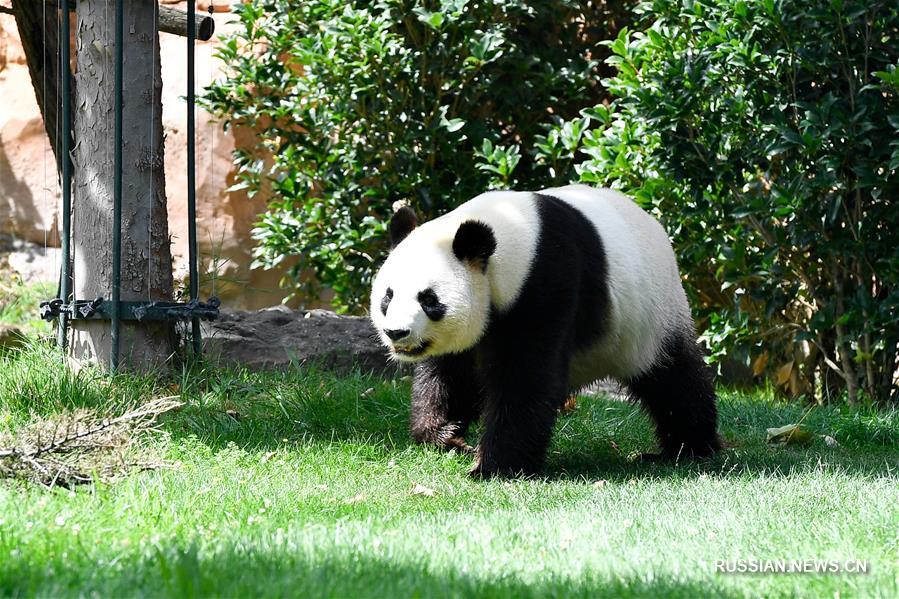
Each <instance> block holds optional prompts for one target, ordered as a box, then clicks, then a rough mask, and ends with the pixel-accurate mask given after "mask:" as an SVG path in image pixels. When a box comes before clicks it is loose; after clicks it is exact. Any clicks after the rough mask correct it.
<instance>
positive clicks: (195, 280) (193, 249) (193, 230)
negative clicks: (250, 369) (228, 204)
mask: <svg viewBox="0 0 899 599" xmlns="http://www.w3.org/2000/svg"><path fill="white" fill-rule="evenodd" d="M196 18H197V2H196V0H187V244H188V262H189V263H190V264H189V269H190V275H189V276H190V299H191V300H196V299H198V298H199V295H200V281H199V276H198V273H197V184H196V173H195V169H196V135H195V128H196V124H195V123H194V106H195V104H196V98H195V95H194V79H195V76H194V71H195V69H194V47H195V46H196V37H197V21H196ZM191 333H192V334H191V337H192V339H193V349H194V355H195V356H198V355H200V351H201V339H200V319H199V318H192V319H191Z"/></svg>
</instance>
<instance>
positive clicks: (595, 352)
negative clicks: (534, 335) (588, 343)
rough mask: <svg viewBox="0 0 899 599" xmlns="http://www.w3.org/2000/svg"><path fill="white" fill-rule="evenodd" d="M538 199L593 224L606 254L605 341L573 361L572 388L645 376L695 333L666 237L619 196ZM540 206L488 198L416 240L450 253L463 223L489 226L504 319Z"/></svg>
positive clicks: (419, 232) (581, 191)
mask: <svg viewBox="0 0 899 599" xmlns="http://www.w3.org/2000/svg"><path fill="white" fill-rule="evenodd" d="M536 193H538V194H545V195H548V196H552V197H555V198H558V199H560V200H562V201H564V202H565V203H567V204H569V205H571V206H572V207H574V208H576V209H577V210H578V211H579V212H580V213H581V214H583V215H584V216H585V217H586V218H587V219H588V220H590V222H592V223H593V225H594V226H595V227H596V229H597V232H598V233H599V237H600V239H601V241H602V245H603V250H604V251H605V255H606V261H607V268H608V285H609V292H610V293H609V295H610V298H609V299H610V306H609V307H608V314H607V315H605V316H606V318H607V319H608V321H607V323H606V325H607V327H606V334H605V335H603V337H602V338H601V339H598V340H597V341H596V343H595V344H594V345H593V346H592V347H591V348H589V349H588V350H584V351H581V352H579V353H578V354H577V355H576V356H575V357H574V359H573V361H572V366H571V385H572V387H575V388H576V387H580V386H583V385H586V384H589V383H591V382H593V381H595V380H597V379H599V378H603V377H606V376H614V377H617V378H623V379H626V378H629V377H633V376H636V375H638V374H640V373H642V372H645V371H646V370H648V369H649V368H650V367H651V366H652V365H653V364H654V363H655V362H657V361H658V358H659V355H660V352H661V349H662V344H663V341H664V339H665V338H666V337H667V336H668V335H669V334H671V333H674V332H676V331H679V330H684V329H689V328H692V320H691V317H690V311H689V307H688V304H687V299H686V296H685V294H684V291H683V287H682V285H681V280H680V275H679V273H678V269H677V263H676V260H675V256H674V252H673V250H672V248H671V243H670V241H669V239H668V236H667V234H666V232H665V230H664V229H663V228H662V226H661V225H660V224H659V223H658V222H657V221H656V220H655V219H653V218H652V217H651V216H649V215H648V214H647V213H646V212H644V211H643V210H642V209H641V208H640V207H639V206H637V205H636V204H635V203H634V202H633V201H632V200H631V199H630V198H628V197H627V196H625V195H623V194H621V193H619V192H617V191H614V190H609V189H596V188H592V187H587V186H584V185H569V186H566V187H558V188H552V189H546V190H543V191H539V192H536ZM538 201H539V200H538V198H537V196H536V195H535V193H532V192H514V191H495V192H487V193H484V194H481V195H479V196H477V197H475V198H473V199H472V200H470V201H468V202H466V203H464V204H462V205H461V206H459V207H458V208H456V209H455V210H453V211H452V212H449V213H447V214H445V215H443V216H441V217H439V218H437V219H434V220H432V221H430V222H427V223H424V224H423V225H422V226H420V227H419V228H418V229H416V230H415V231H413V232H412V233H411V234H410V237H414V236H421V239H428V240H429V241H430V242H431V243H435V242H437V243H440V244H441V245H444V244H445V245H446V246H447V247H448V246H449V245H450V244H451V242H452V238H453V235H454V233H455V231H456V229H457V228H458V226H459V225H460V224H461V223H462V222H464V221H465V220H467V219H475V220H479V221H482V222H485V223H487V224H489V225H490V226H491V228H492V229H493V231H494V233H495V236H496V241H497V248H496V252H495V254H494V255H493V256H492V257H491V259H490V261H489V264H488V270H487V276H488V280H489V282H490V288H491V301H492V303H493V305H494V306H495V307H496V308H497V309H498V310H499V311H500V312H502V311H504V310H506V309H508V308H510V307H511V306H513V305H514V304H515V302H516V301H517V299H518V296H519V294H520V292H521V290H522V288H523V287H524V283H525V281H526V279H527V276H528V274H529V272H530V268H531V264H532V263H533V261H534V253H535V251H537V247H538V237H539V234H540V230H541V224H540V216H539V213H538V209H537V202H538ZM410 245H412V244H410ZM410 249H411V248H410ZM597 309H600V307H597Z"/></svg>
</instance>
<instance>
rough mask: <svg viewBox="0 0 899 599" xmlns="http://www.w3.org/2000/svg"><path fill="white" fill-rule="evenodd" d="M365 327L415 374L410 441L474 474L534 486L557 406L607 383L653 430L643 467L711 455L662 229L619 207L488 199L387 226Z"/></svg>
mask: <svg viewBox="0 0 899 599" xmlns="http://www.w3.org/2000/svg"><path fill="white" fill-rule="evenodd" d="M389 232H390V237H391V243H392V249H391V251H390V253H389V254H388V256H387V258H386V260H385V262H384V264H383V266H382V267H381V268H380V269H379V271H378V273H377V274H376V276H375V278H374V281H373V284H372V294H371V320H372V323H373V325H374V327H375V329H376V330H377V332H378V335H379V336H380V338H381V340H382V342H383V344H384V345H385V346H386V347H387V349H388V350H389V353H390V355H391V356H392V357H393V358H394V359H395V360H398V361H402V362H413V363H414V364H415V373H414V376H413V384H412V408H411V432H412V436H413V438H414V440H415V441H417V442H420V443H427V444H435V445H439V446H443V447H447V448H449V447H459V448H468V446H467V445H466V444H465V441H464V435H465V433H466V431H467V429H468V427H469V425H470V424H471V423H472V422H473V421H475V420H476V419H478V418H481V419H482V420H483V434H482V436H481V438H480V441H479V442H478V444H477V447H476V449H475V450H474V453H475V464H474V467H473V469H472V471H471V474H472V475H473V476H476V477H490V476H496V475H499V476H516V475H522V474H524V475H528V474H533V473H536V472H537V471H538V470H539V469H540V468H541V466H542V464H543V461H544V458H545V455H546V451H547V447H548V445H549V442H550V437H551V434H552V430H553V425H554V422H555V419H556V415H557V412H558V409H559V407H560V406H561V405H562V404H563V403H564V401H565V399H566V398H567V397H568V395H569V394H570V393H571V392H573V391H577V390H579V389H580V388H582V387H584V386H585V385H588V384H590V383H592V382H594V381H597V380H599V379H602V378H606V377H614V378H615V379H617V380H618V381H619V382H621V383H622V384H623V385H624V386H626V387H627V389H628V390H629V391H630V393H631V394H632V395H633V396H634V397H635V398H636V399H638V400H639V401H640V402H641V403H642V405H643V406H644V407H645V409H646V410H647V411H648V412H649V414H650V416H651V417H652V419H653V421H654V423H655V428H656V433H657V436H658V440H659V444H660V446H661V452H660V453H658V454H651V455H655V456H656V457H671V458H674V457H677V456H683V457H689V456H695V457H704V456H709V455H710V454H712V453H714V452H715V451H717V450H719V449H720V448H721V441H720V439H719V436H718V434H717V430H716V429H717V411H716V405H715V404H716V398H715V390H714V385H713V381H712V377H711V374H710V372H709V370H708V369H707V367H706V365H705V362H704V360H703V358H702V353H701V351H700V349H699V347H698V346H697V343H696V334H695V329H694V324H693V320H692V318H691V315H690V309H689V306H688V304H687V297H686V295H685V293H684V290H683V287H682V285H681V279H680V275H679V273H678V267H677V263H676V260H675V256H674V252H673V250H672V247H671V243H670V241H669V240H668V236H667V235H666V233H665V230H664V229H663V228H662V226H661V225H660V224H659V223H658V222H657V221H656V220H654V219H653V218H652V217H651V216H649V215H648V214H647V213H646V212H644V211H643V210H642V209H640V208H639V207H638V206H637V205H636V204H635V203H633V202H632V201H631V200H630V199H629V198H628V197H626V196H624V195H622V194H621V193H618V192H616V191H612V190H609V189H595V188H591V187H587V186H582V185H571V186H567V187H559V188H554V189H546V190H543V191H540V192H516V191H491V192H487V193H484V194H482V195H479V196H477V197H475V198H474V199H472V200H469V201H468V202H465V203H464V204H462V205H460V206H459V207H458V208H456V209H455V210H453V211H452V212H449V213H447V214H445V215H443V216H441V217H439V218H436V219H434V220H431V221H429V222H426V223H424V224H421V225H420V226H419V225H418V223H417V218H416V216H415V213H414V212H413V211H412V210H410V209H409V208H401V209H400V210H399V211H397V212H396V213H395V214H394V216H393V218H392V220H391V222H390V225H389Z"/></svg>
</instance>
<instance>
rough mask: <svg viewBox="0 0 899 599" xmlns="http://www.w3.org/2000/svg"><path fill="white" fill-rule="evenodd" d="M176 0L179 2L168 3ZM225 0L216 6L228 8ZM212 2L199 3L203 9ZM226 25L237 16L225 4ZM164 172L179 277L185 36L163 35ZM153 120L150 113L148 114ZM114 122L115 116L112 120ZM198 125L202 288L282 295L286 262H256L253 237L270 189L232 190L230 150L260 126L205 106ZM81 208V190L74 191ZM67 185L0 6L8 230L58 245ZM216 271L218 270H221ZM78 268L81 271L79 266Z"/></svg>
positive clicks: (221, 20) (210, 47)
mask: <svg viewBox="0 0 899 599" xmlns="http://www.w3.org/2000/svg"><path fill="white" fill-rule="evenodd" d="M167 4H173V3H171V2H167ZM185 4H186V3H183V2H182V3H178V2H175V3H174V5H175V6H178V7H179V8H184V6H185ZM226 7H227V4H226V3H225V2H217V3H216V9H217V11H218V10H224V9H225V8H226ZM205 8H206V4H205V3H203V2H198V10H205ZM214 18H215V20H216V31H217V32H219V33H221V32H222V31H224V30H225V29H226V28H227V22H228V21H229V20H231V19H232V18H233V17H232V15H230V14H227V13H219V12H217V13H216V14H215V15H214ZM215 44H216V42H215V41H214V40H213V41H210V42H198V43H197V53H196V73H197V89H198V90H199V89H201V88H202V87H203V86H205V85H206V84H207V83H209V82H210V81H212V80H213V79H214V78H215V77H216V76H217V75H218V72H219V66H220V63H219V61H218V60H217V59H215V58H214V57H213V52H214V50H215ZM160 46H161V53H162V65H161V66H162V79H163V92H162V94H163V97H162V103H163V113H162V114H163V125H164V128H165V135H166V139H165V151H166V155H165V171H166V173H165V174H166V190H167V193H168V206H169V231H170V232H171V235H172V254H173V256H174V267H175V279H176V281H179V280H184V279H185V278H186V273H187V265H186V258H187V192H186V185H187V171H186V163H187V160H186V136H185V128H186V122H187V115H186V103H185V100H184V96H185V94H186V64H187V63H186V46H187V42H186V39H185V38H182V37H176V36H172V35H168V34H161V36H160ZM147 121H148V127H149V116H148V118H147ZM109 127H110V131H111V127H112V123H109ZM196 127H197V159H196V167H197V168H196V172H197V238H198V243H199V246H200V255H201V258H202V265H201V267H200V271H201V274H202V275H203V276H202V280H203V285H202V287H201V295H202V296H204V297H205V296H207V295H210V294H212V293H213V292H214V293H215V294H217V295H219V296H220V297H221V298H222V299H223V301H224V303H225V305H226V306H228V307H229V308H237V309H256V308H261V307H265V306H271V305H275V304H278V303H280V302H281V300H282V299H283V298H284V296H285V293H284V291H283V290H281V289H280V288H279V285H278V283H279V280H280V279H281V277H282V276H283V275H284V272H283V271H261V270H251V269H250V263H251V262H252V257H251V254H250V252H251V250H252V247H253V240H252V239H251V238H250V230H251V229H252V227H253V223H254V222H255V220H256V217H257V215H258V214H259V213H260V212H261V211H262V210H263V209H264V208H265V202H266V198H265V197H263V196H262V194H259V195H257V196H256V197H255V198H253V199H252V200H251V199H249V198H247V196H246V194H245V193H243V192H228V191H226V189H227V188H228V187H229V186H231V185H232V184H233V183H234V170H233V167H232V164H231V152H232V151H233V150H234V147H235V143H239V142H240V141H241V139H242V140H244V141H246V140H249V139H251V136H252V132H250V131H243V132H241V131H238V132H237V138H238V139H237V140H236V139H235V134H234V132H233V131H229V132H227V133H226V132H225V131H223V129H222V127H221V126H220V125H218V124H216V123H214V122H212V121H211V119H210V117H209V115H208V114H207V113H206V112H205V111H203V110H202V109H198V110H197V113H196ZM73 204H74V209H75V210H77V209H78V198H77V197H76V198H73ZM58 221H59V186H58V179H57V176H56V173H55V171H54V158H53V152H52V150H51V148H50V147H49V141H48V139H47V136H46V134H45V133H44V131H43V128H42V125H41V120H40V111H39V110H38V106H37V104H36V101H35V97H34V92H33V89H32V86H31V80H30V78H29V75H28V68H27V66H26V65H25V56H24V53H23V51H22V47H21V44H20V42H19V39H18V33H17V31H16V26H15V21H14V19H13V17H12V16H11V15H6V14H0V234H11V235H14V236H15V237H17V238H19V239H23V240H26V241H30V242H32V243H35V244H38V245H40V246H42V247H43V246H49V247H55V246H58V244H59V238H58V234H57V222H58ZM213 273H215V275H216V276H213ZM75 276H76V277H77V276H79V273H77V272H76V273H75Z"/></svg>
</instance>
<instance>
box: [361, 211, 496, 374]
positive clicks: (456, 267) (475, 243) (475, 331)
mask: <svg viewBox="0 0 899 599" xmlns="http://www.w3.org/2000/svg"><path fill="white" fill-rule="evenodd" d="M417 224H418V221H417V219H416V217H415V213H414V212H413V211H412V210H411V209H409V208H401V209H400V210H399V211H397V212H396V214H395V215H394V216H393V219H392V220H391V221H390V239H391V243H392V247H393V249H392V250H391V252H390V255H389V256H388V257H387V260H386V261H385V262H384V265H383V266H382V267H381V270H380V271H378V274H377V275H376V276H375V280H374V284H373V285H372V294H371V319H372V322H373V323H374V326H375V329H377V331H378V334H379V335H380V337H381V341H382V342H383V343H384V345H385V346H386V347H387V348H388V349H389V350H390V353H391V355H392V356H393V357H394V358H395V359H397V360H401V361H406V362H416V361H419V360H422V359H424V358H427V357H431V356H439V355H443V354H449V353H458V352H462V351H465V350H467V349H469V348H471V347H472V346H474V345H475V344H476V343H477V342H478V341H479V340H480V339H481V337H482V336H483V334H484V330H485V329H486V328H487V320H488V317H489V314H490V284H489V282H488V280H487V267H488V262H489V260H490V257H491V256H492V255H493V252H494V250H495V249H496V238H495V237H494V234H493V230H492V229H491V228H490V226H489V225H487V224H485V223H483V222H480V221H477V220H465V221H462V222H461V223H458V224H454V223H453V222H451V221H447V220H446V219H438V220H436V221H432V222H430V223H427V224H425V225H422V226H421V227H419V228H416V227H417Z"/></svg>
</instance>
